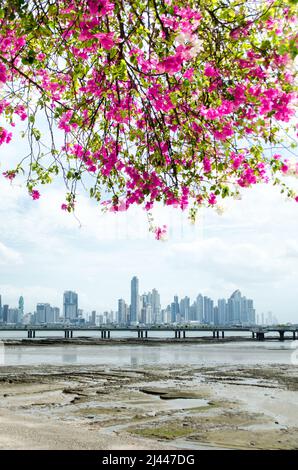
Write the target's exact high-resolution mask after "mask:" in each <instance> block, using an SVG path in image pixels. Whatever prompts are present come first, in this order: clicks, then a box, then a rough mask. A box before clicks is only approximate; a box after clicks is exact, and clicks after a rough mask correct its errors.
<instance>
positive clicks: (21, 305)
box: [19, 295, 24, 321]
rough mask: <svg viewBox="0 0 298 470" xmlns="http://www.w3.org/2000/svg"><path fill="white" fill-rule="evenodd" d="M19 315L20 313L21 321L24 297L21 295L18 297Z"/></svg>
mask: <svg viewBox="0 0 298 470" xmlns="http://www.w3.org/2000/svg"><path fill="white" fill-rule="evenodd" d="M19 315H20V320H21V321H22V319H23V316H24V297H23V296H22V295H21V297H20V298H19Z"/></svg>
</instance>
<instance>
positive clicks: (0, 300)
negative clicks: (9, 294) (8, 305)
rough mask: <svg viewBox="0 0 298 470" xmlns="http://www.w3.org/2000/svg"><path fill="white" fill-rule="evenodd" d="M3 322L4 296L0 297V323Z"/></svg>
mask: <svg viewBox="0 0 298 470" xmlns="http://www.w3.org/2000/svg"><path fill="white" fill-rule="evenodd" d="M2 321H3V315H2V296H1V295H0V323H1V322H2Z"/></svg>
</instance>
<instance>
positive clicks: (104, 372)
mask: <svg viewBox="0 0 298 470" xmlns="http://www.w3.org/2000/svg"><path fill="white" fill-rule="evenodd" d="M297 393H298V370H297V367H295V366H293V365H280V364H273V365H269V364H266V365H262V367H259V366H257V365H241V366H240V365H226V366H223V365H220V366H218V365H216V366H214V365H211V366H207V365H206V366H195V367H191V366H188V365H185V366H181V365H171V366H165V365H161V366H159V367H152V366H140V367H134V366H130V367H119V366H117V365H116V366H110V367H108V366H94V365H84V366H83V365H57V366H54V365H36V366H30V367H27V366H0V449H15V450H17V449H105V450H112V449H115V450H116V449H118V450H119V449H155V450H156V449H207V448H213V449H214V448H215V449H297V447H298V426H297V423H298V419H297V418H298V400H297Z"/></svg>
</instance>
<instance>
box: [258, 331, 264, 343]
mask: <svg viewBox="0 0 298 470" xmlns="http://www.w3.org/2000/svg"><path fill="white" fill-rule="evenodd" d="M264 339H265V333H263V332H262V331H259V332H258V333H257V340H258V341H264Z"/></svg>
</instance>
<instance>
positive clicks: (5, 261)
mask: <svg viewBox="0 0 298 470" xmlns="http://www.w3.org/2000/svg"><path fill="white" fill-rule="evenodd" d="M23 147H24V143H22V141H20V140H18V139H16V138H14V141H13V142H12V144H10V145H8V146H2V147H1V149H0V157H1V158H0V162H1V164H0V172H1V173H2V171H4V170H6V169H7V168H8V167H9V165H8V162H9V161H12V162H13V161H16V160H17V159H18V158H20V156H23V154H24V153H23V152H24V149H23ZM296 183H297V181H296ZM41 193H42V194H41V198H40V200H38V201H33V200H32V199H31V198H30V197H29V196H28V194H27V192H26V190H25V188H24V187H23V188H22V187H21V186H19V185H18V182H17V183H14V184H13V185H11V184H10V183H9V182H8V181H6V180H5V178H3V177H2V176H1V177H0V221H1V222H0V223H1V229H0V294H1V295H2V304H3V303H8V304H9V305H10V306H11V307H14V306H16V305H17V302H18V298H19V296H20V295H23V296H24V298H25V311H27V312H28V311H34V309H35V306H36V303H37V302H50V303H51V304H52V305H55V306H58V307H60V308H61V307H62V295H63V291H64V290H72V289H73V290H75V291H77V292H78V294H79V306H80V308H83V309H84V311H91V310H93V309H95V310H97V311H98V312H101V311H103V310H110V309H114V310H116V309H117V299H119V298H124V299H126V301H129V299H130V280H131V278H132V276H134V275H137V276H138V277H139V279H140V291H141V292H145V291H148V290H151V289H152V288H154V287H155V288H157V289H158V290H159V291H160V293H161V301H162V305H163V306H166V305H167V304H168V303H169V302H171V300H172V298H173V296H174V295H176V294H177V295H178V296H179V297H183V296H185V295H188V296H190V297H191V299H194V298H195V297H196V296H197V295H198V294H199V293H202V294H204V295H208V296H210V297H212V298H213V299H214V300H217V299H218V298H223V297H224V298H228V297H229V296H230V295H231V293H232V292H233V291H234V290H236V289H240V290H241V292H242V294H243V295H246V296H247V297H250V298H253V299H254V301H255V307H256V310H257V313H259V314H261V313H262V312H264V313H265V314H266V313H267V312H268V311H272V312H273V314H275V315H276V316H277V317H278V319H279V320H280V321H283V322H285V321H291V322H295V323H298V302H297V297H298V295H297V294H298V287H297V284H298V204H297V203H295V202H294V201H289V200H285V197H284V196H282V195H281V194H280V192H279V190H278V189H276V188H273V187H271V186H269V185H262V186H258V187H256V188H253V189H246V190H243V193H242V194H243V198H242V200H241V201H235V200H230V201H227V202H225V206H226V211H225V212H224V214H223V215H221V216H220V215H217V214H216V213H215V211H214V210H212V209H210V210H205V211H204V213H202V214H201V215H200V217H199V219H198V221H197V223H196V225H195V226H191V225H190V223H189V222H188V220H187V211H186V212H185V213H181V211H177V210H174V209H162V210H158V211H157V213H156V221H157V222H160V223H161V224H162V223H166V224H168V226H169V237H168V240H167V241H165V242H161V241H156V240H155V239H154V236H153V235H152V234H151V233H149V231H148V222H147V219H146V213H145V212H144V211H143V210H141V209H131V210H129V211H128V212H127V213H119V214H113V213H109V214H102V213H101V212H100V210H99V209H98V208H97V207H96V204H95V203H94V202H91V201H90V200H89V199H88V197H87V196H86V195H84V194H81V195H80V196H79V197H78V204H77V217H78V219H79V221H80V222H78V220H77V219H75V218H74V216H73V215H72V214H68V213H65V212H64V211H62V210H61V209H60V206H61V203H62V202H64V188H57V187H54V186H53V187H47V188H46V189H43V188H42V191H41ZM80 224H81V225H80Z"/></svg>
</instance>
